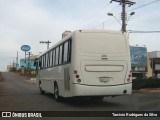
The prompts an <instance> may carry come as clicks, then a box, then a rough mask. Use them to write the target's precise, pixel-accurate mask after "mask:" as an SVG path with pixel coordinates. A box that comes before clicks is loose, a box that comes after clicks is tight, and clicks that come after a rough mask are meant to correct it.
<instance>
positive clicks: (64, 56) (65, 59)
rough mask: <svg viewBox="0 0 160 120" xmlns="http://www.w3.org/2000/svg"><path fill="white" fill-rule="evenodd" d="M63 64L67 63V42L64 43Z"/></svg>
mask: <svg viewBox="0 0 160 120" xmlns="http://www.w3.org/2000/svg"><path fill="white" fill-rule="evenodd" d="M63 50H64V52H63V63H66V62H68V41H67V42H65V43H64V49H63Z"/></svg>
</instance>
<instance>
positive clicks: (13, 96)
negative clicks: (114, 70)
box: [0, 72, 160, 120]
mask: <svg viewBox="0 0 160 120" xmlns="http://www.w3.org/2000/svg"><path fill="white" fill-rule="evenodd" d="M2 75H3V77H4V80H1V81H0V111H160V93H133V94H132V95H126V96H118V97H113V98H112V97H105V98H104V100H103V101H91V100H87V99H80V98H72V99H64V100H63V101H62V102H56V101H55V100H54V98H53V95H51V94H45V95H41V94H40V92H39V90H38V88H37V86H36V84H34V83H32V82H29V81H27V80H26V77H22V76H18V75H15V74H13V73H9V72H4V73H2ZM150 118H151V117H148V118H136V119H140V120H141V119H150ZM50 119H51V118H50ZM56 119H57V118H56ZM58 119H60V120H61V119H64V118H63V117H62V118H60V117H58ZM65 119H68V120H72V119H75V118H74V117H71V118H65ZM78 119H81V118H76V120H78ZM85 119H86V120H88V119H92V120H93V119H97V120H101V119H102V120H106V119H107V118H103V117H100V118H98V117H94V118H90V117H86V118H83V120H85ZM110 119H113V120H115V119H116V120H117V119H118V120H121V119H123V120H125V119H127V120H128V118H121V117H114V118H110ZM130 119H132V118H130ZM154 119H155V120H157V118H152V120H154Z"/></svg>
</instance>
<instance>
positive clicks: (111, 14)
mask: <svg viewBox="0 0 160 120" xmlns="http://www.w3.org/2000/svg"><path fill="white" fill-rule="evenodd" d="M134 14H135V12H131V13H130V16H129V17H128V20H127V23H128V21H129V19H130V17H131V16H132V15H134ZM107 15H108V16H113V17H114V18H115V19H116V20H117V21H118V23H119V24H120V25H121V26H122V24H121V23H120V22H119V20H118V19H117V18H116V17H115V16H114V15H113V13H108V14H107ZM126 26H127V24H125V27H126ZM122 31H123V28H122Z"/></svg>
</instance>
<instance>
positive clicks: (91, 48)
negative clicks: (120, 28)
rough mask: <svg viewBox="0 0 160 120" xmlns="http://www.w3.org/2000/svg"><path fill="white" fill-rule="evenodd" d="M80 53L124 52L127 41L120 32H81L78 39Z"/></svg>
mask: <svg viewBox="0 0 160 120" xmlns="http://www.w3.org/2000/svg"><path fill="white" fill-rule="evenodd" d="M79 42H80V51H81V53H93V54H94V53H95V54H101V53H102V54H103V53H106V54H125V53H126V52H127V43H126V40H125V37H124V36H123V35H120V34H107V33H87V34H86V33H82V34H81V39H80V41H79Z"/></svg>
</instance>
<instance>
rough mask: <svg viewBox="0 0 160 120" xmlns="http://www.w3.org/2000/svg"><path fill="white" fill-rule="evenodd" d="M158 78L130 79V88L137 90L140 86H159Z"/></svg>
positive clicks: (159, 80)
mask: <svg viewBox="0 0 160 120" xmlns="http://www.w3.org/2000/svg"><path fill="white" fill-rule="evenodd" d="M159 87H160V79H158V78H154V79H153V78H150V79H135V80H133V81H132V89H133V90H138V89H141V88H159Z"/></svg>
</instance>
